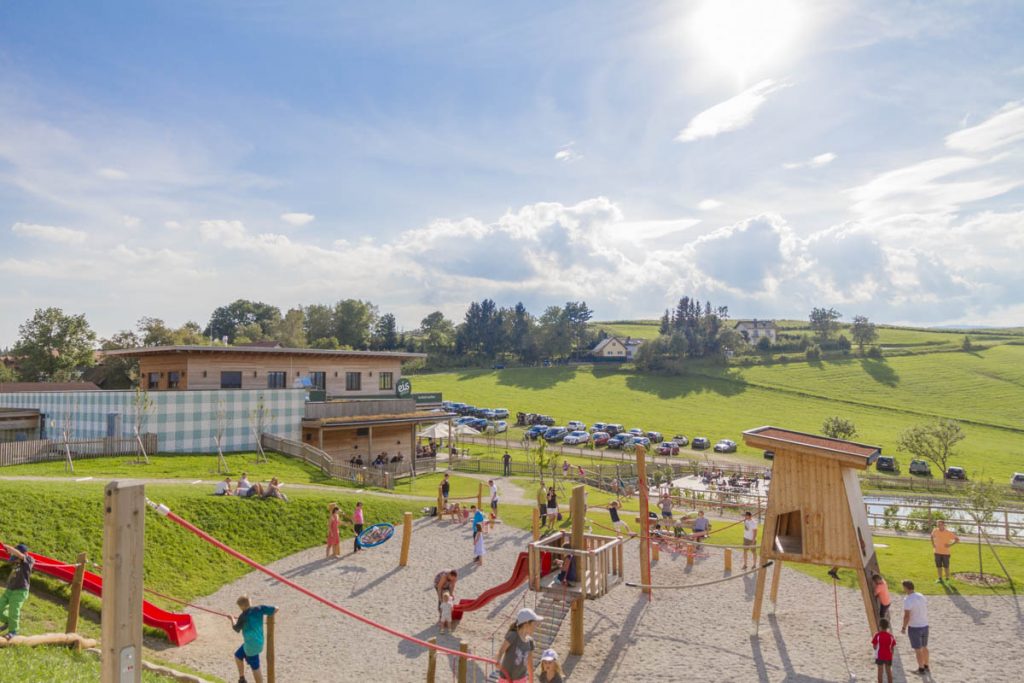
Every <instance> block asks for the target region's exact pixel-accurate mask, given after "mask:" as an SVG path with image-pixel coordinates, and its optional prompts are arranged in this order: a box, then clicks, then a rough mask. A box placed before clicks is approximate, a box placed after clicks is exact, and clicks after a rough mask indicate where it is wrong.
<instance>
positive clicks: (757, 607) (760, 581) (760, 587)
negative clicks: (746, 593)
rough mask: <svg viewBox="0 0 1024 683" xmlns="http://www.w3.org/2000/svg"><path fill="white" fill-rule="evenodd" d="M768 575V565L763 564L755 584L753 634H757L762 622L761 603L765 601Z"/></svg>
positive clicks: (752, 617)
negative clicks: (765, 585)
mask: <svg viewBox="0 0 1024 683" xmlns="http://www.w3.org/2000/svg"><path fill="white" fill-rule="evenodd" d="M767 576H768V567H765V566H763V565H762V566H761V568H760V569H759V570H758V571H757V583H756V584H754V613H753V615H752V616H751V619H752V620H753V622H754V623H753V626H752V629H751V634H752V635H755V636H756V635H757V630H758V626H759V625H760V622H761V605H762V603H763V602H764V584H765V579H766V578H767Z"/></svg>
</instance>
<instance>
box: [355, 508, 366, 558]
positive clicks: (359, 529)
mask: <svg viewBox="0 0 1024 683" xmlns="http://www.w3.org/2000/svg"><path fill="white" fill-rule="evenodd" d="M363 524H364V519H363V504H362V502H359V503H356V509H355V510H354V511H353V512H352V531H353V532H355V540H354V541H353V550H352V552H354V553H358V552H359V551H360V550H362V549H363V548H362V546H360V545H359V534H361V533H363Z"/></svg>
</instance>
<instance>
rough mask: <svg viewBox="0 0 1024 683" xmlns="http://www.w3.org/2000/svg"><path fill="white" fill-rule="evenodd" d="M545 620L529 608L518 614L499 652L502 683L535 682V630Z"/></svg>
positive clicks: (499, 673) (500, 679)
mask: <svg viewBox="0 0 1024 683" xmlns="http://www.w3.org/2000/svg"><path fill="white" fill-rule="evenodd" d="M543 620H544V619H543V618H542V617H540V616H538V615H537V613H536V612H534V611H533V610H532V609H530V608H529V607H524V608H523V609H521V610H519V613H518V614H516V623H514V624H512V626H511V627H510V628H509V630H508V633H506V634H505V641H504V642H503V643H502V644H501V648H500V649H499V650H498V662H499V663H500V666H501V669H500V670H499V672H498V675H499V678H498V680H499V681H501V683H528V682H530V681H532V680H533V630H534V628H536V626H537V623H538V622H541V621H543Z"/></svg>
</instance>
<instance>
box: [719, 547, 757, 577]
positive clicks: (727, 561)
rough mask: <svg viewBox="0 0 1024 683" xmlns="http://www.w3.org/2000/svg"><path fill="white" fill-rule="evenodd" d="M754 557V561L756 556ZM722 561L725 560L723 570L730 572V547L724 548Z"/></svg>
mask: <svg viewBox="0 0 1024 683" xmlns="http://www.w3.org/2000/svg"><path fill="white" fill-rule="evenodd" d="M754 559H755V561H756V559H757V558H754ZM724 561H725V571H727V572H731V571H732V548H726V549H725V555H724Z"/></svg>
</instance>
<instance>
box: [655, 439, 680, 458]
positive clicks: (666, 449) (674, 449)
mask: <svg viewBox="0 0 1024 683" xmlns="http://www.w3.org/2000/svg"><path fill="white" fill-rule="evenodd" d="M658 455H679V444H677V443H676V442H675V441H663V442H661V443H660V444H658Z"/></svg>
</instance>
